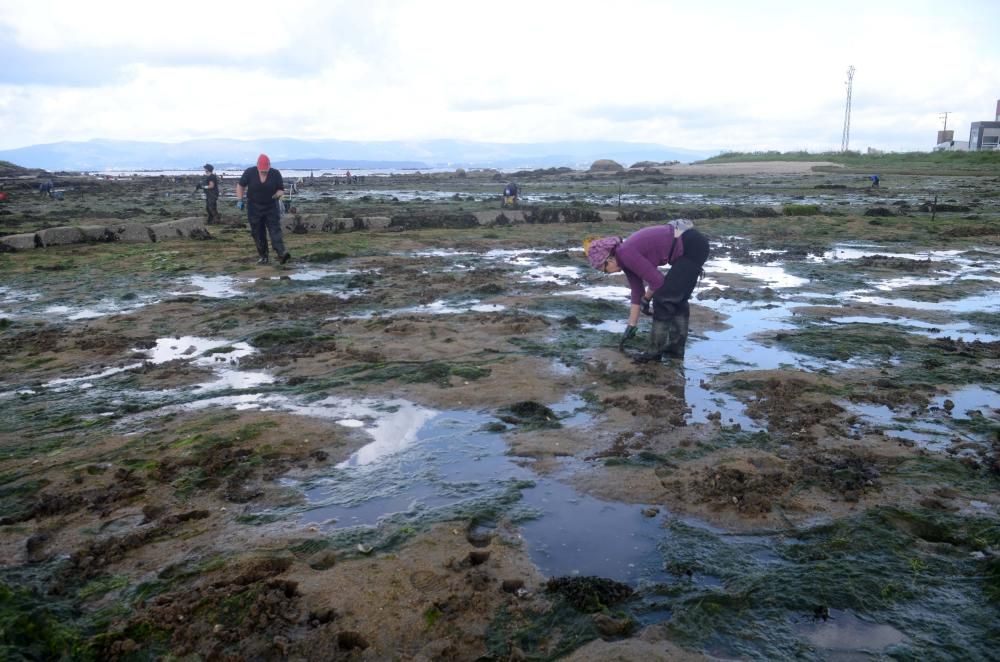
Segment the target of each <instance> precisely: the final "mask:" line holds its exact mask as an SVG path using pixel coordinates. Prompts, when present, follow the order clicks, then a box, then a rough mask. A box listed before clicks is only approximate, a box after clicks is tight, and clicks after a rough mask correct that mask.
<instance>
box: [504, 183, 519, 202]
mask: <svg viewBox="0 0 1000 662" xmlns="http://www.w3.org/2000/svg"><path fill="white" fill-rule="evenodd" d="M519 193H520V191H519V189H518V188H517V184H515V183H514V182H511V183H510V184H507V186H506V187H504V190H503V206H504V207H513V206H515V205H517V197H518V194H519Z"/></svg>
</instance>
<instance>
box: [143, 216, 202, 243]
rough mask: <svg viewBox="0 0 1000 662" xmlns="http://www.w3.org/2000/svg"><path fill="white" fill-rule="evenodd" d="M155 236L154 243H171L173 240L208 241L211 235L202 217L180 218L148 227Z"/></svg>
mask: <svg viewBox="0 0 1000 662" xmlns="http://www.w3.org/2000/svg"><path fill="white" fill-rule="evenodd" d="M147 227H148V228H149V231H150V232H151V233H152V235H153V241H170V240H172V239H208V238H210V237H211V235H210V234H209V233H208V230H207V229H206V228H205V221H204V219H202V218H201V217H200V216H189V217H188V218H179V219H177V220H175V221H164V222H163V223H154V224H153V225H149V226H147Z"/></svg>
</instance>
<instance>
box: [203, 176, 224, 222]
mask: <svg viewBox="0 0 1000 662" xmlns="http://www.w3.org/2000/svg"><path fill="white" fill-rule="evenodd" d="M202 167H203V168H204V169H205V178H204V179H203V180H202V182H201V187H202V188H203V189H205V210H206V211H207V212H208V221H207V223H208V224H209V225H211V224H213V223H221V222H222V215H221V214H220V213H219V177H218V176H217V175H216V174H215V168H214V167H213V166H212V164H211V163H206V164H205V165H204V166H202Z"/></svg>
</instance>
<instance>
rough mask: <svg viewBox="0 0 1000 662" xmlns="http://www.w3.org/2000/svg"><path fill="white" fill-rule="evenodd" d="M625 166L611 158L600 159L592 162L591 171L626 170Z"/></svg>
mask: <svg viewBox="0 0 1000 662" xmlns="http://www.w3.org/2000/svg"><path fill="white" fill-rule="evenodd" d="M624 171H625V167H624V166H623V165H622V164H620V163H618V162H617V161H612V160H611V159H598V160H596V161H594V162H593V163H591V164H590V170H589V172H612V173H613V172H624Z"/></svg>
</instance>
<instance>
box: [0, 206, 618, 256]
mask: <svg viewBox="0 0 1000 662" xmlns="http://www.w3.org/2000/svg"><path fill="white" fill-rule="evenodd" d="M467 213H468V212H467ZM596 213H597V215H598V216H599V218H600V220H601V221H616V220H619V218H620V215H619V214H618V212H616V211H600V212H596ZM472 216H473V217H475V222H477V223H478V224H479V225H508V224H512V223H527V222H529V220H530V221H531V222H538V219H535V218H534V217H531V218H529V217H528V216H527V215H526V214H525V212H524V211H522V210H519V209H502V210H490V211H477V212H472ZM556 219H558V221H560V222H565V221H566V220H572V219H566V218H564V215H563V214H562V213H561V212H553V220H556ZM470 222H471V221H470ZM281 225H282V227H283V228H284V230H285V232H290V233H293V234H308V233H315V232H353V231H356V230H384V229H386V228H390V226H391V225H392V219H391V218H389V217H388V216H362V217H355V218H347V217H334V216H330V215H329V214H291V213H289V214H285V216H284V217H283V218H282V219H281ZM244 226H245V223H244ZM424 226H425V227H433V226H432V225H428V224H427V223H426V219H425V221H424ZM211 238H212V235H211V233H210V232H209V229H208V227H206V225H205V220H204V219H203V218H202V217H200V216H191V217H187V218H179V219H175V220H172V221H164V222H162V223H153V224H151V225H142V224H139V223H119V222H114V221H112V222H109V223H107V224H101V223H100V222H96V223H91V224H88V225H80V226H64V227H57V228H46V229H45V230H39V231H38V232H34V233H23V234H12V235H7V236H5V237H0V252H11V251H24V250H29V249H34V248H45V247H46V246H66V245H70V244H84V243H94V242H111V241H122V242H126V243H150V242H156V241H174V240H178V239H211Z"/></svg>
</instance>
